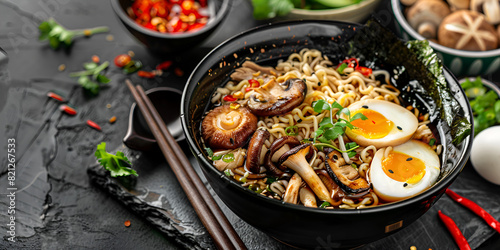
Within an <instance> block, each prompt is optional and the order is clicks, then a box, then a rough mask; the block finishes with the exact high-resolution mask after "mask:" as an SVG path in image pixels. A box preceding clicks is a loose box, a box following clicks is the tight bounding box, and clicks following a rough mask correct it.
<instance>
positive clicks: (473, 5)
mask: <svg viewBox="0 0 500 250" xmlns="http://www.w3.org/2000/svg"><path fill="white" fill-rule="evenodd" d="M470 9H471V10H472V11H477V12H479V13H482V14H484V15H485V16H486V21H488V22H489V23H490V24H492V25H496V24H499V23H500V1H499V0H471V2H470Z"/></svg>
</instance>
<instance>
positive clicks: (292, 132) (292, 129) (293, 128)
mask: <svg viewBox="0 0 500 250" xmlns="http://www.w3.org/2000/svg"><path fill="white" fill-rule="evenodd" d="M285 133H286V134H287V135H291V136H296V135H299V127H297V126H290V127H287V128H285Z"/></svg>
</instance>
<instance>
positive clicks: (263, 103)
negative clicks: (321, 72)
mask: <svg viewBox="0 0 500 250" xmlns="http://www.w3.org/2000/svg"><path fill="white" fill-rule="evenodd" d="M254 91H255V93H254V94H252V95H251V96H250V100H249V101H248V108H250V110H251V111H252V113H254V114H255V115H258V116H270V115H282V114H285V113H287V112H289V111H292V110H293V109H294V108H295V107H297V106H299V105H300V104H301V103H302V102H303V101H304V98H305V96H306V92H307V88H306V84H305V82H304V81H303V80H302V79H298V78H294V79H288V80H286V81H285V82H283V83H278V82H276V80H275V79H274V78H273V79H270V80H269V81H268V82H267V83H266V84H264V85H262V86H261V87H259V88H257V89H255V90H254Z"/></svg>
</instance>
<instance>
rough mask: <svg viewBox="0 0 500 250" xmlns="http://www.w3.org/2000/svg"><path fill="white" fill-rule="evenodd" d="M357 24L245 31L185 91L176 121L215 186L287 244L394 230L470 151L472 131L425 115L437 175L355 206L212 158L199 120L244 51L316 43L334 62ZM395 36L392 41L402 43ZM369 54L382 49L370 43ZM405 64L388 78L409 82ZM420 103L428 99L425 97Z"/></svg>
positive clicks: (421, 209) (261, 53) (267, 53)
mask: <svg viewBox="0 0 500 250" xmlns="http://www.w3.org/2000/svg"><path fill="white" fill-rule="evenodd" d="M361 30H362V26H359V25H356V24H350V23H344V22H335V21H296V22H285V23H275V24H269V25H266V26H262V27H258V28H255V29H252V30H249V31H246V32H244V33H241V34H239V35H237V36H234V37H232V38H230V39H229V40H227V41H225V42H223V43H222V44H221V45H219V46H218V47H216V48H215V49H214V50H212V51H211V52H210V53H209V54H208V55H207V56H206V57H205V58H204V59H203V60H202V61H201V62H200V63H199V64H198V66H197V67H196V68H195V70H194V71H193V72H192V74H191V76H190V77H189V79H188V82H187V85H186V87H185V89H184V91H183V96H182V103H181V123H182V126H183V130H184V133H185V136H186V140H187V142H188V144H189V146H190V148H191V151H192V153H193V154H194V155H195V157H196V159H197V161H198V162H199V165H200V166H201V169H202V172H203V173H204V175H205V177H206V178H207V180H208V182H209V183H210V185H211V187H212V188H213V189H214V190H215V193H216V194H217V195H218V196H219V197H220V198H221V200H222V201H223V202H224V203H225V204H226V205H227V206H228V207H229V208H230V209H231V210H232V211H233V212H234V213H235V214H236V215H238V216H239V217H240V218H241V219H243V220H244V221H246V222H247V223H249V224H250V225H252V226H254V227H255V228H257V229H259V230H261V231H263V232H264V233H265V234H267V235H270V236H271V237H273V238H275V239H276V240H278V241H280V242H283V243H285V244H287V245H290V246H294V247H299V248H305V249H313V248H316V247H319V248H351V247H355V246H359V245H362V244H366V243H368V242H372V241H375V240H377V239H381V238H383V237H385V236H388V235H390V234H392V233H394V232H397V231H398V230H401V229H403V228H404V227H406V226H408V225H409V224H411V223H412V222H414V221H415V220H417V219H418V218H419V217H420V216H422V215H423V214H424V213H425V212H427V211H428V210H429V208H430V207H431V206H432V205H433V204H434V203H435V202H436V201H437V200H438V199H439V198H440V197H441V195H442V194H443V193H444V191H445V189H446V188H447V187H448V186H449V185H450V184H451V183H452V182H453V181H454V180H455V179H456V177H457V176H458V174H459V173H460V171H461V169H462V168H463V167H464V165H465V163H466V160H467V158H468V155H469V151H470V147H471V141H472V136H471V135H469V136H467V137H465V139H464V140H463V141H462V142H461V143H460V144H457V145H454V144H453V143H452V140H453V136H452V135H451V130H450V129H449V128H448V127H447V125H446V122H445V121H444V120H442V119H441V118H440V117H439V116H438V117H434V118H433V119H431V121H432V124H434V125H435V127H436V131H435V133H436V134H438V135H436V136H437V137H438V138H439V139H438V140H439V141H440V143H441V144H442V145H443V148H444V150H443V152H442V153H441V156H440V159H441V165H442V171H441V174H440V176H439V179H438V181H437V183H436V184H434V185H433V186H432V187H431V188H429V189H427V190H426V191H424V192H422V193H420V194H419V195H417V196H414V197H412V198H409V199H406V200H403V201H399V202H394V203H389V204H385V205H380V206H376V207H371V208H365V209H357V210H347V209H321V208H309V207H304V206H299V205H294V204H288V203H283V202H282V201H279V200H275V199H271V198H268V197H265V196H263V195H260V194H257V193H255V192H253V191H251V190H250V189H248V188H245V187H242V186H241V185H240V184H239V183H237V182H236V181H234V180H232V179H230V178H228V177H226V176H225V175H224V173H223V172H221V171H219V170H217V169H216V168H215V167H214V166H213V165H212V164H211V161H210V160H209V159H208V157H207V154H206V152H205V150H204V147H205V146H204V145H203V142H202V141H201V132H200V123H201V120H202V119H203V116H204V114H205V112H206V111H208V110H210V109H211V108H212V107H211V106H210V105H209V103H210V99H211V96H212V94H213V93H214V91H215V89H216V88H217V87H220V86H223V85H224V84H225V83H227V81H228V78H229V75H230V74H231V73H232V72H233V71H234V70H235V68H238V67H239V65H241V64H242V62H243V61H244V60H246V59H250V60H252V61H254V62H257V63H258V64H260V65H273V66H275V64H276V62H277V60H278V59H286V58H287V57H288V55H289V54H291V53H293V52H299V51H300V50H301V49H302V48H314V49H318V50H320V51H322V52H323V54H324V55H326V56H328V57H329V59H330V60H331V61H333V62H334V63H335V62H337V61H341V60H342V59H344V58H345V57H350V56H351V54H347V51H349V50H350V49H352V46H350V45H352V44H350V43H349V42H348V41H352V39H354V38H356V36H357V35H358V32H361ZM377 32H378V31H377ZM377 32H375V33H377ZM379 33H380V32H379ZM391 35H392V36H394V35H393V34H391ZM395 39H396V40H395V42H399V43H401V42H400V41H399V40H398V39H397V38H395ZM359 42H360V43H359V44H358V45H359V46H358V47H363V48H365V49H366V50H367V51H371V50H372V49H371V48H370V45H371V44H382V43H381V42H379V43H373V42H376V41H371V40H370V38H366V39H361V40H359ZM402 47H404V48H406V47H405V46H404V45H402ZM375 54H376V55H383V54H384V53H382V52H378V51H376V52H375ZM389 54H391V53H389ZM402 60H404V58H403V59H402ZM371 63H373V64H374V65H377V64H379V65H381V67H389V66H390V65H389V64H388V63H390V62H389V61H383V62H382V61H381V60H380V61H379V60H375V61H372V62H371ZM397 68H398V66H397V65H393V66H390V68H387V70H389V72H393V70H397ZM399 69H400V70H401V67H399ZM409 71H411V70H410V69H407V70H404V72H405V73H404V74H401V75H399V77H398V79H397V80H396V79H394V78H392V79H391V81H393V83H394V84H396V83H401V82H406V83H407V82H414V81H415V80H414V79H412V76H410V75H407V73H408V72H409ZM405 74H406V75H405ZM444 77H445V79H446V85H447V86H448V87H449V89H450V91H451V92H450V93H453V94H454V95H455V96H456V101H457V105H456V107H457V108H458V109H457V110H456V111H457V113H460V114H462V115H463V116H464V117H465V119H466V120H467V121H468V122H471V117H472V115H471V114H472V112H471V110H470V106H469V104H468V101H467V98H466V97H465V94H464V92H463V90H462V89H461V88H460V86H459V84H458V82H457V80H456V79H455V78H454V77H453V75H452V74H450V72H449V71H448V70H444ZM398 87H401V86H398ZM416 92H417V91H409V92H406V93H407V95H410V96H407V97H411V95H416ZM423 105H428V106H429V107H430V106H432V104H429V103H423ZM437 113H439V112H437Z"/></svg>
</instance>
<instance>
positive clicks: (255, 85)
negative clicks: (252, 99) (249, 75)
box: [245, 79, 260, 92]
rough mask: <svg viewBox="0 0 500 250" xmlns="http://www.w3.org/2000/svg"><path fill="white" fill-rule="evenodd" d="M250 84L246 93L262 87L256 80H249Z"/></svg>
mask: <svg viewBox="0 0 500 250" xmlns="http://www.w3.org/2000/svg"><path fill="white" fill-rule="evenodd" d="M248 83H249V84H250V86H249V87H247V88H245V91H246V92H248V91H251V90H252V89H255V88H258V87H260V83H259V81H257V80H255V79H250V80H248Z"/></svg>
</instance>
